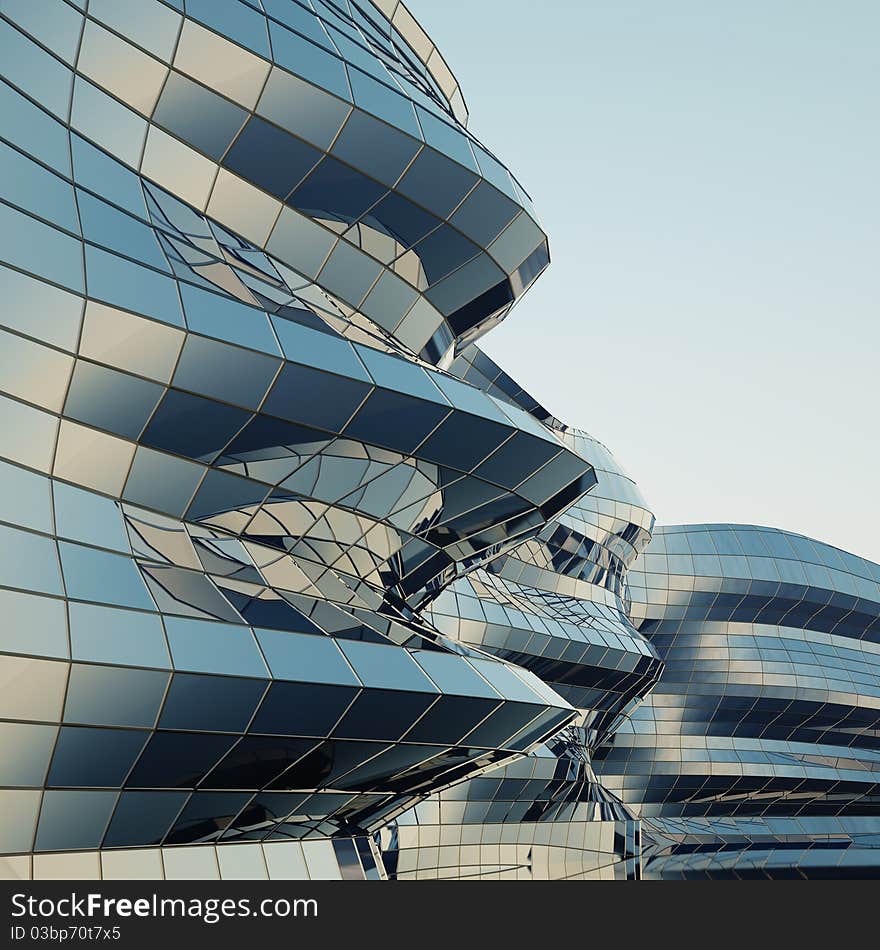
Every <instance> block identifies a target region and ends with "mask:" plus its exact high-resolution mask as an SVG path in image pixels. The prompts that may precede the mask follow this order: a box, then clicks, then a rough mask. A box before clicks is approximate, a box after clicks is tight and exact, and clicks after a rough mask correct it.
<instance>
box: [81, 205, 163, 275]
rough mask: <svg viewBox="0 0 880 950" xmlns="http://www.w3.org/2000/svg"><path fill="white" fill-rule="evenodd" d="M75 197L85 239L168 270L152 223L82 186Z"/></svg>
mask: <svg viewBox="0 0 880 950" xmlns="http://www.w3.org/2000/svg"><path fill="white" fill-rule="evenodd" d="M77 201H78V203H79V212H80V217H81V220H82V226H83V234H84V235H85V238H86V240H87V241H91V242H93V243H94V244H101V245H103V246H104V247H106V248H111V249H113V250H118V251H119V252H120V253H122V254H125V255H126V256H127V257H133V258H135V259H136V260H138V261H140V262H142V263H144V264H149V265H150V266H151V267H155V268H157V269H158V270H163V271H165V272H166V273H170V272H171V268H170V267H169V266H168V261H167V260H166V259H165V255H164V254H163V253H162V250H161V248H160V247H159V242H158V241H157V240H156V233H155V231H154V230H153V229H152V228H151V227H149V226H148V225H146V224H144V223H143V222H142V221H138V220H137V219H136V218H133V217H131V215H128V214H125V213H124V212H123V211H118V210H117V209H116V208H114V207H113V206H112V205H109V204H107V203H106V202H105V201H101V200H100V199H98V198H95V197H94V196H92V195H90V194H89V193H88V192H85V191H83V190H82V189H77Z"/></svg>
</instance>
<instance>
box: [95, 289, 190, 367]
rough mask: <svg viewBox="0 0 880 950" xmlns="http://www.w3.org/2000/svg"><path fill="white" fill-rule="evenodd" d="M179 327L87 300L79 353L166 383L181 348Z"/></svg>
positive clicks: (182, 336)
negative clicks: (177, 328) (175, 327)
mask: <svg viewBox="0 0 880 950" xmlns="http://www.w3.org/2000/svg"><path fill="white" fill-rule="evenodd" d="M183 339H184V335H183V333H182V332H181V331H180V330H176V329H174V328H172V327H169V326H166V325H165V324H163V323H156V322H155V321H154V320H146V319H144V318H143V317H139V316H137V315H135V314H133V313H126V312H125V311H124V310H116V309H115V308H113V307H107V306H105V305H104V304H100V303H95V302H94V301H92V300H90V301H89V303H88V305H87V306H86V317H85V324H84V326H83V333H82V340H81V342H80V348H79V351H80V356H84V357H86V358H87V359H93V360H97V361H98V362H101V363H108V364H109V365H111V366H116V367H118V368H119V369H124V370H127V371H128V372H129V373H136V374H137V375H139V376H149V377H150V378H152V379H158V380H160V381H161V382H165V383H167V382H168V380H169V379H170V378H171V373H172V371H173V369H174V365H175V363H176V361H177V354H178V353H179V352H180V344H181V341H182V340H183Z"/></svg>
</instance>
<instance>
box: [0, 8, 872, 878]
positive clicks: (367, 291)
mask: <svg viewBox="0 0 880 950" xmlns="http://www.w3.org/2000/svg"><path fill="white" fill-rule="evenodd" d="M0 114H2V116H3V119H4V121H3V122H2V123H0V293H2V296H3V300H4V306H3V308H2V313H0V413H2V419H3V425H2V427H0V611H2V614H3V617H4V622H3V625H2V629H0V685H2V689H0V871H2V873H3V874H5V875H8V876H17V877H34V878H49V877H70V878H77V877H86V878H87V877H107V878H113V877H126V876H135V877H137V876H141V877H149V878H161V877H167V878H180V877H237V876H239V877H240V876H254V877H267V878H269V877H288V878H308V877H311V878H316V877H342V878H361V879H363V878H386V877H398V878H404V877H456V878H464V877H523V878H589V877H638V876H640V875H641V874H642V873H650V874H658V875H663V874H667V873H668V874H672V873H678V871H679V870H681V871H683V872H689V871H691V870H692V869H698V870H699V871H700V873H702V872H703V871H704V870H705V868H706V867H709V870H710V872H712V873H714V870H715V869H717V868H727V867H728V866H731V867H732V866H733V865H732V864H731V862H734V863H735V862H740V863H739V864H737V865H736V872H737V873H739V872H740V870H741V868H742V867H744V866H745V864H748V863H749V862H751V865H752V866H755V867H758V866H760V867H761V868H766V867H767V866H769V865H770V864H772V863H773V862H776V863H777V864H779V866H780V867H784V868H787V869H788V870H789V871H792V870H794V871H796V872H797V873H800V872H801V870H802V869H803V868H805V867H806V866H807V865H808V864H809V860H812V859H813V858H812V857H811V858H810V859H809V860H807V859H805V858H799V857H798V856H797V853H796V851H797V848H796V846H795V845H794V844H791V843H792V842H795V841H800V842H807V844H804V850H805V851H806V852H809V854H810V855H811V856H812V855H815V854H817V853H818V850H819V848H818V845H815V842H816V841H818V840H820V838H821V839H822V840H833V841H834V842H837V844H835V845H834V847H828V848H826V849H825V851H824V854H825V856H826V858H827V857H828V856H829V855H831V853H832V852H834V853H835V854H838V855H840V854H841V853H842V852H843V851H845V852H846V854H845V855H843V857H844V858H846V860H845V861H843V858H842V859H841V861H842V864H841V866H843V864H846V866H847V867H848V868H849V867H855V866H856V864H857V863H858V861H859V860H862V859H861V858H859V855H860V854H862V852H867V849H868V847H869V844H870V835H871V834H872V831H871V828H872V827H873V826H872V825H871V822H872V821H873V820H874V819H873V818H872V817H871V808H872V802H873V798H872V796H873V794H874V791H873V786H872V784H871V783H872V782H873V778H872V776H873V774H874V773H873V769H874V763H873V760H872V758H871V756H872V755H873V752H872V741H873V732H874V731H876V725H875V724H874V718H873V716H874V714H873V712H872V710H873V708H874V699H873V693H872V689H873V686H872V683H873V680H872V679H871V676H872V675H873V672H872V669H873V668H872V666H871V664H872V656H873V653H872V650H873V647H872V643H873V633H874V632H875V631H876V630H877V629H878V623H880V621H878V616H880V610H878V603H880V595H878V594H877V583H878V580H880V575H878V569H877V568H876V566H875V565H870V564H867V563H866V562H862V561H859V559H854V558H850V557H849V556H848V555H843V554H841V553H840V552H834V551H833V549H830V548H826V547H824V546H821V545H817V544H813V543H811V542H807V541H806V540H805V539H797V538H795V536H791V535H783V534H781V533H778V532H777V533H773V532H764V531H759V530H757V529H740V528H729V527H719V528H717V529H714V528H704V529H696V528H693V529H691V528H689V529H672V528H668V529H661V530H660V531H659V532H654V517H653V515H652V514H651V512H650V510H649V508H648V506H647V504H646V503H645V501H644V500H643V499H642V496H641V494H640V493H639V491H638V489H637V488H636V486H635V484H634V482H633V481H632V479H631V478H630V477H629V476H628V475H626V473H625V472H623V471H622V470H621V468H620V467H619V465H618V464H617V462H616V461H615V460H614V459H613V457H612V456H611V455H610V453H609V452H608V450H607V449H606V448H605V447H604V446H603V445H602V444H601V443H599V442H597V441H596V440H595V439H592V438H591V437H590V436H588V435H586V434H585V433H583V432H580V431H579V430H575V429H572V428H569V427H568V426H566V425H565V424H563V423H562V422H560V421H559V420H557V419H556V418H554V417H553V416H552V415H551V414H550V413H549V411H548V410H546V409H545V408H544V407H543V406H541V404H540V403H539V402H538V401H537V400H536V399H535V398H534V397H532V396H531V395H530V394H528V393H526V392H525V391H524V390H522V389H521V388H520V387H519V386H518V385H517V384H516V383H515V382H514V381H513V380H512V379H511V378H510V377H509V376H508V375H507V374H506V373H505V372H504V371H503V370H502V369H501V368H500V367H498V366H496V365H495V364H494V363H493V362H492V360H490V359H489V358H488V357H487V356H486V355H485V354H484V353H483V352H482V351H481V350H480V348H479V347H478V346H477V344H476V341H477V340H478V339H479V338H480V337H481V336H482V335H483V334H484V333H485V332H487V331H488V330H489V329H490V328H491V327H492V326H494V325H495V324H497V323H498V322H499V321H500V320H501V319H503V318H504V317H505V316H506V315H507V314H508V312H509V311H510V308H511V307H512V306H513V304H514V303H515V302H516V300H517V299H518V298H519V297H520V296H521V294H522V293H523V292H524V291H525V290H526V289H528V287H529V286H530V285H531V283H532V282H533V281H534V280H535V279H536V278H537V277H538V276H539V275H540V273H541V272H542V271H543V269H544V268H545V266H546V265H547V263H548V262H549V251H548V244H547V238H546V235H545V234H544V232H543V230H542V229H541V227H540V225H539V224H538V222H537V220H536V216H535V213H534V211H533V210H532V207H531V203H530V201H529V199H528V196H527V194H526V192H525V191H524V190H523V188H522V187H521V185H520V184H519V183H518V182H517V180H516V179H515V178H514V177H513V176H512V174H511V173H510V172H509V171H508V170H507V169H506V168H505V166H504V165H503V164H501V162H500V161H499V160H498V159H497V158H496V157H495V156H494V155H493V154H492V153H491V152H490V151H489V150H488V149H487V148H486V147H485V146H484V145H483V144H481V143H480V142H479V140H478V139H477V138H476V137H475V136H474V135H473V134H472V133H471V132H470V131H469V130H468V128H467V118H468V116H467V109H466V106H465V103H464V99H463V96H462V93H461V90H460V89H459V86H458V83H457V81H456V80H455V77H454V76H453V75H452V73H451V72H450V70H449V67H448V65H447V64H446V62H445V60H444V59H443V57H442V55H441V54H440V52H439V51H438V50H437V49H436V47H435V46H434V44H433V43H432V41H431V40H430V39H429V38H428V37H427V36H426V34H425V33H424V31H423V30H422V28H421V27H420V26H419V25H418V23H417V22H416V21H415V20H414V19H413V17H412V15H411V13H410V12H409V11H408V9H407V8H406V7H405V6H404V5H403V4H402V3H399V2H396V0H394V2H392V0H376V2H375V3H370V2H367V0H332V2H331V0H185V2H183V0H137V2H134V0H125V2H120V0H91V2H89V3H88V4H86V3H84V2H81V0H45V2H44V3H42V4H40V5H39V6H36V5H34V4H32V3H27V2H25V0H6V2H4V3H3V4H2V6H0ZM652 532H654V540H653V541H651V536H652ZM649 541H650V542H651V543H650V545H649ZM646 546H647V548H646ZM734 548H735V550H734ZM704 549H705V550H704ZM783 550H784V551H785V552H786V553H782V552H783ZM643 552H645V553H643ZM773 572H776V573H773ZM725 611H726V612H727V613H726V614H725ZM719 625H720V626H723V627H724V630H721V628H720V626H719ZM673 627H674V629H673ZM746 630H748V632H745V631H746ZM759 631H760V632H759ZM768 631H770V632H768ZM737 637H742V639H741V640H739V639H735V638H737ZM713 638H714V639H713ZM728 640H729V641H731V642H730V643H728ZM722 641H723V642H722ZM746 641H748V642H746ZM710 644H711V645H710ZM704 649H705V650H706V651H707V653H706V655H705V657H703V655H701V654H700V651H701V650H704ZM724 651H728V652H727V653H725V652H724ZM742 651H744V652H742ZM734 653H735V654H736V655H734ZM722 654H724V659H723V660H722ZM783 654H784V656H785V658H783V656H782V655H783ZM713 664H715V665H713ZM750 677H751V678H750ZM655 684H657V685H655ZM652 689H653V690H654V691H653V693H652V692H651V691H652ZM658 710H664V711H670V710H674V711H675V712H673V713H670V715H666V713H665V712H664V713H663V714H661V713H660V712H658ZM771 715H772V719H771V722H772V724H773V725H772V727H770V726H769V725H768V724H767V723H765V726H764V728H765V731H766V730H767V729H769V730H770V731H768V732H766V734H765V732H761V733H760V734H757V733H755V734H752V733H753V732H755V730H757V729H758V726H757V725H756V723H757V722H758V721H759V720H760V719H761V717H764V718H766V717H768V716H771ZM657 723H662V724H663V725H662V726H658V725H657ZM725 730H726V731H725ZM743 730H746V731H743ZM748 730H752V732H748ZM708 736H711V737H712V739H711V742H710V741H709V740H708V739H707V737H708ZM658 737H662V738H658ZM692 738H699V739H700V741H701V742H702V745H700V744H699V743H698V744H697V746H698V749H699V752H698V753H695V755H696V756H700V755H701V756H702V758H699V757H692V756H691V750H692V746H691V745H690V741H691V739H692ZM731 743H732V744H731ZM749 743H751V744H749ZM670 748H672V749H674V750H675V751H673V752H670ZM685 750H687V755H685V754H684V751H685ZM844 750H845V751H844ZM670 756H671V757H670ZM676 756H677V758H676ZM725 756H727V757H726V758H725ZM730 756H734V759H731V758H730ZM731 763H733V764H731ZM736 769H739V772H736V771H735V770H736ZM676 770H677V771H676ZM700 770H702V771H700ZM722 775H723V776H725V777H724V778H722V777H721V776H722ZM660 776H663V778H660ZM670 776H672V778H670V780H669V781H667V778H669V777H670ZM685 776H695V778H693V779H691V778H685ZM707 790H709V791H707ZM706 795H709V797H708V798H707V797H706ZM688 796H690V797H688ZM701 796H702V797H701ZM697 799H699V802H700V806H699V807H700V808H702V811H699V810H697V811H694V810H693V809H692V808H691V806H692V805H693V804H694V803H695V802H696V801H697ZM704 799H705V800H704ZM734 802H736V803H737V804H736V805H735V806H734V805H733V804H732V803H734ZM794 803H797V804H796V805H795V804H794ZM685 806H687V807H685ZM811 809H812V810H811ZM746 814H748V817H749V819H750V820H752V819H753V820H754V821H756V822H759V823H761V822H763V824H760V827H761V828H762V829H766V832H765V831H760V832H758V831H755V830H754V827H757V826H754V827H753V826H749V828H750V829H751V830H748V831H746V830H743V829H744V828H745V826H744V825H741V824H735V822H739V821H740V820H741V819H742V818H744V817H745V816H746ZM804 815H806V816H808V817H809V818H810V820H811V821H816V822H819V823H820V825H821V828H820V825H798V826H797V829H795V828H794V826H792V825H790V824H784V825H771V824H770V823H771V822H773V821H776V819H777V818H779V819H780V820H781V821H783V822H792V821H795V820H797V821H799V822H800V821H802V820H803V816H804ZM692 821H696V822H698V823H699V822H702V823H703V824H699V828H700V829H703V830H694V829H695V828H696V827H697V826H696V825H695V826H691V825H687V826H685V825H682V824H681V822H692ZM732 821H733V822H734V824H731V822H732ZM676 822H678V824H676ZM823 822H824V824H822V823H823ZM852 822H856V823H855V824H853V823H852ZM706 829H708V830H706ZM730 829H734V830H730ZM816 829H819V830H816ZM822 829H825V830H822ZM765 834H766V835H768V836H769V837H762V835H765ZM701 835H703V836H704V837H705V841H704V839H703V838H701V837H700V836H701ZM741 835H751V836H752V837H751V838H749V841H753V840H754V841H756V842H757V841H759V842H760V844H761V847H760V848H759V847H758V846H757V845H755V847H754V848H752V847H749V848H745V847H739V848H738V850H737V848H735V847H733V844H734V843H737V842H740V836H741ZM798 835H800V837H799V838H798V837H797V836H798ZM706 836H708V837H706ZM823 836H825V837H823ZM841 836H843V837H841ZM846 836H849V837H846ZM698 840H699V842H700V847H699V848H696V847H695V846H693V845H694V842H696V841H698ZM767 841H772V842H775V843H774V844H773V847H770V845H767ZM779 841H784V842H785V846H784V847H783V846H781V845H778V842H779ZM844 841H845V842H847V843H841V842H844ZM707 842H708V845H707ZM704 845H707V846H704ZM765 845H766V847H765ZM808 845H809V847H808ZM798 847H799V846H798ZM761 848H763V851H762V850H761ZM834 848H837V851H834ZM688 849H690V851H688ZM765 852H766V853H768V854H770V855H771V856H770V857H766V855H765ZM690 854H699V855H700V857H699V858H698V859H697V858H692V857H687V856H686V855H690ZM762 855H765V856H764V857H762ZM820 863H821V862H820ZM830 865H831V862H830V859H829V860H826V861H825V863H824V864H821V867H822V869H824V870H825V871H827V870H828V868H829V867H830ZM816 866H817V867H818V866H819V865H818V864H817V865H816ZM835 866H836V865H835ZM719 873H720V872H719ZM780 873H781V872H780Z"/></svg>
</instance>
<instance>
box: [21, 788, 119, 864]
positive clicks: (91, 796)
mask: <svg viewBox="0 0 880 950" xmlns="http://www.w3.org/2000/svg"><path fill="white" fill-rule="evenodd" d="M116 797H117V792H110V791H105V792H95V791H70V790H65V791H60V790H57V789H56V790H52V791H47V792H45V793H44V794H43V804H42V807H41V808H40V825H39V828H38V829H37V839H36V843H35V845H34V847H35V850H37V851H83V850H86V849H90V848H97V847H98V845H100V843H101V838H102V837H103V836H104V829H105V828H106V827H107V822H108V821H109V820H110V813H111V812H112V811H113V806H114V805H115V804H116Z"/></svg>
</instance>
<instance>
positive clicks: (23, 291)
mask: <svg viewBox="0 0 880 950" xmlns="http://www.w3.org/2000/svg"><path fill="white" fill-rule="evenodd" d="M0 295H2V298H3V311H2V313H0V323H3V324H5V325H6V326H8V327H11V328H12V329H15V330H20V331H21V332H23V333H27V334H28V335H29V336H35V337H39V339H41V340H45V342H46V343H51V344H52V345H54V346H60V347H62V348H63V349H65V350H75V349H76V340H77V335H78V333H79V323H80V317H81V316H82V309H83V302H82V298H81V297H77V296H74V294H71V293H68V292H67V291H66V290H61V289H60V288H58V287H52V286H50V285H49V284H46V283H43V282H42V281H40V280H36V279H35V278H33V277H29V276H28V275H27V274H21V273H19V272H18V271H14V270H10V269H9V268H8V267H0Z"/></svg>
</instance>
